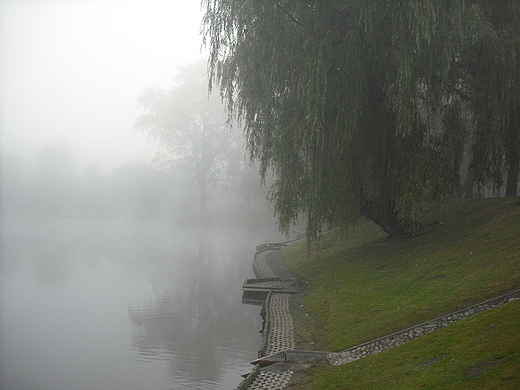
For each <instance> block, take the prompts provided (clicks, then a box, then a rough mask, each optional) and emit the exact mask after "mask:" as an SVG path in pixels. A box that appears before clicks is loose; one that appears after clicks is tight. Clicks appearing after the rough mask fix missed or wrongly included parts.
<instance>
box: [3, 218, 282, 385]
mask: <svg viewBox="0 0 520 390" xmlns="http://www.w3.org/2000/svg"><path fill="white" fill-rule="evenodd" d="M0 221H1V225H0V227H1V243H0V244H1V246H0V248H1V249H0V251H1V252H0V255H1V263H0V265H1V272H0V278H1V280H0V289H1V290H0V311H1V313H0V314H1V316H0V346H1V347H0V388H1V389H3V390H11V389H28V390H30V389H54V390H57V389H101V388H102V389H144V388H146V389H177V388H183V389H202V388H204V389H229V388H234V387H236V386H237V385H238V383H239V382H240V381H241V379H242V378H241V377H240V375H241V374H244V373H247V372H249V371H250V369H251V366H250V364H249V363H248V362H249V361H251V360H253V359H254V358H255V357H256V352H257V350H258V348H259V347H260V343H261V336H260V334H259V333H258V332H259V330H260V329H261V317H260V315H259V311H260V309H259V307H255V306H247V305H243V304H242V303H241V294H242V293H241V284H242V282H243V280H244V279H246V278H248V277H252V268H251V263H252V260H253V255H254V252H255V245H257V244H259V243H262V242H272V241H280V240H283V239H285V238H284V237H281V236H280V234H279V233H278V232H277V231H276V229H274V228H248V227H245V226H236V227H224V226H203V225H179V224H174V223H171V222H164V221H162V222H161V221H151V220H143V219H130V218H127V219H122V218H120V219H114V218H78V217H49V216H47V217H35V216H3V217H2V218H0Z"/></svg>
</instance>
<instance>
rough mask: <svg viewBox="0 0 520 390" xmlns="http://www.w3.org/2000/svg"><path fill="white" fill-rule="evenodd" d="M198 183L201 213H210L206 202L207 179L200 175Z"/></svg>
mask: <svg viewBox="0 0 520 390" xmlns="http://www.w3.org/2000/svg"><path fill="white" fill-rule="evenodd" d="M197 183H198V185H199V201H200V211H201V212H202V213H203V214H206V213H207V212H208V204H207V201H206V177H205V176H200V175H199V178H198V180H197Z"/></svg>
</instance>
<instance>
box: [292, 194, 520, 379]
mask: <svg viewBox="0 0 520 390" xmlns="http://www.w3.org/2000/svg"><path fill="white" fill-rule="evenodd" d="M423 222H424V226H425V228H424V229H423V231H422V232H421V234H420V235H418V236H416V237H413V238H408V239H388V238H387V237H386V236H385V235H384V234H383V233H382V232H381V231H380V230H379V229H378V228H377V226H375V225H373V224H372V223H370V222H364V223H361V224H360V225H359V226H358V227H357V228H355V229H353V230H352V231H350V232H349V234H348V237H345V236H344V235H342V234H341V233H340V232H330V233H328V234H327V235H325V237H324V238H323V239H322V240H321V241H320V242H319V243H317V244H316V245H315V246H311V252H310V253H309V252H308V248H307V246H306V244H305V243H301V244H300V245H297V246H294V247H292V248H290V249H288V250H287V251H286V259H287V263H288V269H289V271H290V272H291V273H293V274H295V275H297V277H298V278H299V279H300V280H299V284H300V285H304V286H305V288H306V290H307V295H306V297H305V298H304V299H303V300H302V301H301V302H299V303H298V305H297V306H298V307H299V309H300V310H298V312H297V313H295V319H296V328H297V329H296V331H297V332H298V334H297V339H298V341H300V343H301V345H300V347H303V348H308V349H323V350H329V351H338V350H342V349H345V348H348V347H351V346H354V345H357V344H360V343H362V342H364V341H368V340H371V339H374V338H377V337H380V336H383V335H386V334H389V333H392V332H395V331H397V330H400V329H403V328H407V327H409V326H413V325H415V324H418V323H421V322H424V321H427V320H429V319H432V318H435V317H438V316H441V315H444V314H447V313H450V312H452V311H455V310H458V309H462V308H464V307H466V306H470V305H472V304H475V303H478V302H481V301H484V300H486V299H489V298H492V297H495V296H498V295H501V294H504V293H507V292H509V291H512V290H514V289H518V288H520V198H506V199H485V200H464V201H454V202H451V203H449V204H446V205H444V206H442V207H441V208H439V209H437V210H436V211H434V212H427V213H425V214H424V216H423ZM506 306H508V307H507V308H503V309H496V310H493V311H492V312H494V313H498V312H499V311H504V312H503V313H502V314H501V315H499V314H491V312H489V313H483V314H482V315H480V316H475V317H474V318H471V319H468V320H465V322H466V323H468V324H469V323H471V324H478V318H488V317H489V318H491V319H489V321H491V323H493V324H498V325H488V328H489V327H493V326H496V328H493V329H500V331H496V332H491V331H490V332H487V333H485V332H484V333H482V332H483V331H482V330H478V329H477V328H475V329H470V328H471V327H470V328H467V327H465V326H463V325H457V326H453V327H450V328H447V329H444V330H442V331H439V332H437V333H434V334H433V335H429V336H425V337H423V338H421V339H419V340H416V341H413V342H411V343H409V344H407V345H406V346H402V347H399V348H395V349H393V350H389V351H387V352H385V353H382V354H380V355H377V356H374V357H370V358H367V359H364V360H363V363H361V361H359V363H358V362H356V363H354V364H352V363H351V364H349V365H346V366H341V367H339V368H338V367H336V368H320V369H318V370H317V371H315V373H316V375H313V376H312V377H311V378H310V379H308V380H307V382H305V384H301V385H299V386H300V387H296V388H302V389H307V388H308V389H311V388H312V389H321V388H323V389H328V388H334V387H332V385H331V384H333V383H337V384H338V386H339V387H337V388H349V387H351V388H370V389H372V388H373V389H379V388H396V389H397V388H399V389H405V388H409V389H415V388H418V387H421V386H422V384H420V383H426V384H427V383H430V382H431V381H432V379H433V377H432V378H430V379H427V378H426V379H425V382H414V381H411V382H410V383H411V384H409V385H406V386H404V387H403V383H405V382H403V381H402V380H399V381H397V380H398V378H404V377H407V378H408V377H410V378H411V377H417V378H420V377H424V376H425V375H424V374H425V372H426V371H424V370H419V369H417V370H415V369H412V368H413V367H415V366H414V365H416V366H417V367H418V366H420V365H421V362H428V361H429V360H428V359H434V360H435V359H436V357H438V356H441V355H442V356H444V355H446V357H443V358H442V359H438V363H435V364H429V365H427V366H428V367H430V366H431V367H432V369H428V370H427V371H428V372H430V373H431V372H434V371H433V367H441V369H440V370H441V371H443V369H442V367H444V365H446V364H449V363H448V362H451V358H452V357H453V358H454V359H458V360H460V367H459V366H457V367H458V368H457V367H454V371H453V372H458V373H459V374H460V373H461V372H463V371H464V368H463V367H466V368H467V369H468V370H469V369H470V368H471V367H472V364H473V363H474V364H473V365H477V366H478V364H479V363H478V362H473V361H471V360H470V359H469V358H470V357H471V359H473V360H475V359H476V360H479V359H480V360H481V361H482V362H484V363H482V364H483V365H486V364H487V365H489V367H487V366H486V367H487V369H485V370H482V371H485V372H486V375H485V376H486V377H487V376H489V375H490V374H489V373H490V372H491V373H493V372H499V371H504V372H507V367H513V366H514V367H515V368H516V369H517V370H518V368H520V367H519V360H518V359H519V356H518V354H519V350H520V343H519V340H518V338H516V339H511V337H512V336H511V335H513V334H518V332H519V331H520V323H519V321H518V318H519V317H520V309H519V305H518V304H509V305H506ZM493 315H495V316H498V317H493ZM514 319H516V321H514ZM475 321H477V322H475ZM463 323H464V322H461V324H463ZM464 329H468V331H467V332H465V331H464ZM486 329H487V328H486ZM507 329H509V330H507ZM508 332H509V333H508ZM515 332H516V333H515ZM466 333H468V334H466ZM443 335H444V336H443ZM504 335H507V336H504ZM484 336H485V337H484ZM439 337H440V338H441V339H438V341H435V342H434V343H433V344H432V342H428V339H432V338H439ZM501 337H502V338H504V339H503V340H499V339H497V340H496V343H497V345H503V346H504V349H503V350H501V351H498V350H497V349H496V348H495V349H493V350H492V352H493V355H492V356H484V355H482V354H481V352H478V351H477V350H476V349H475V350H474V351H473V352H472V353H470V354H468V356H467V357H468V360H467V361H466V359H465V358H464V356H465V353H464V352H460V351H462V347H456V345H458V344H460V345H466V346H470V345H474V344H475V343H476V341H475V340H481V339H486V340H492V339H494V338H501ZM517 337H518V336H517ZM450 340H451V341H452V342H453V348H454V349H455V350H460V351H459V352H460V353H461V354H462V355H457V354H454V355H453V356H452V355H450V353H451V352H450V353H448V352H449V348H450V347H449V346H448V344H449V341H450ZM472 340H473V341H472ZM507 340H510V342H507ZM515 342H516V343H515ZM312 343H314V344H312ZM312 345H317V346H318V348H312ZM418 345H421V347H420V348H422V349H420V348H419V347H418ZM431 345H438V346H439V348H440V349H442V348H441V347H442V346H444V345H446V348H447V350H446V351H444V352H442V351H440V350H435V349H432V348H433V347H431ZM513 345H514V347H512V346H513ZM418 348H419V349H418ZM475 348H476V347H475ZM466 349H468V350H471V348H469V347H468V348H466ZM406 350H408V352H407V353H415V354H416V355H414V356H415V357H414V358H412V357H410V356H409V355H402V356H401V355H400V354H401V353H405V352H404V351H406ZM453 353H455V352H453ZM475 354H476V355H475ZM479 354H480V355H482V356H479ZM385 356H386V358H385ZM400 356H401V357H400ZM447 356H452V357H450V358H449V359H448V357H447ZM461 356H462V357H461ZM497 356H498V357H501V358H500V359H498V357H497ZM373 359H376V360H374V362H372V363H370V361H372V360H373ZM381 359H382V360H381ZM403 359H404V360H403ZM496 359H498V360H496ZM495 360H496V361H498V362H499V363H500V364H499V363H495ZM399 361H400V362H401V363H397V362H399ZM489 361H493V363H489ZM366 362H368V363H366ZM403 362H409V364H411V366H409V369H405V367H406V365H405V364H403ZM485 362H488V363H485ZM366 364H368V365H370V364H372V365H373V366H374V370H375V371H374V372H371V371H370V370H368V369H367V370H364V371H363V372H366V373H367V375H368V378H371V380H375V378H374V377H378V378H383V377H384V378H385V379H381V380H383V381H382V382H379V385H375V384H369V383H368V382H363V381H361V379H360V382H345V381H346V380H347V378H349V380H353V379H352V378H354V377H357V376H356V375H354V372H352V371H351V370H354V369H357V368H359V367H365V365H366ZM356 366H358V367H356ZM367 367H369V366H367ZM367 367H365V368H367ZM410 367H411V368H410ZM403 370H405V371H403ZM475 370H476V371H478V367H477V368H475ZM382 372H385V375H388V376H389V377H385V376H383V375H381V373H382ZM467 372H470V371H467ZM432 375H433V376H434V377H435V376H436V375H437V374H432ZM454 375H455V374H454ZM460 375H462V378H466V379H467V380H465V381H466V382H467V383H473V382H471V380H470V379H468V378H473V377H472V376H468V375H466V376H464V374H463V373H462V374H460ZM499 376H500V378H504V377H507V373H505V374H504V375H502V374H501V375H499ZM514 376H516V377H519V376H520V374H518V371H517V372H516V373H515V374H514ZM482 377H483V376H482V375H480V374H479V375H476V376H475V378H480V379H482ZM392 378H393V379H392ZM450 378H451V379H450V380H446V382H445V386H444V387H435V386H434V387H431V388H451V387H452V386H457V387H461V386H460V383H462V382H460V381H459V382H460V383H459V382H457V380H455V379H453V378H454V377H453V375H452V376H450ZM475 378H473V379H475ZM480 379H479V380H480ZM497 380H498V379H497ZM396 381H397V382H396ZM394 382H395V383H400V384H399V385H395V386H394V385H392V383H394ZM463 382H464V381H463ZM466 382H464V383H466ZM506 382H507V381H506ZM432 383H433V382H432ZM454 383H459V384H457V385H455V384H454ZM497 383H498V382H497ZM516 384H518V382H516ZM495 385H496V383H495ZM495 385H493V386H492V387H490V388H517V387H515V386H513V387H508V386H509V385H505V386H506V387H503V386H502V387H500V386H498V385H496V386H495ZM345 386H346V387H345ZM358 386H359V387H358ZM392 386H394V387H392ZM468 386H469V385H468ZM426 388H428V387H426ZM463 388H464V387H463ZM468 388H476V387H471V386H469V387H468ZM478 388H486V387H485V386H484V387H482V386H481V387H478Z"/></svg>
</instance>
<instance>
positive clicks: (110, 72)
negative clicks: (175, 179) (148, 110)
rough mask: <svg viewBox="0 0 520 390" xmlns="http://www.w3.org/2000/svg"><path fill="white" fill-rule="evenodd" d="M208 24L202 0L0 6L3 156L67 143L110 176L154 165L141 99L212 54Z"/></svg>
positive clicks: (13, 0)
mask: <svg viewBox="0 0 520 390" xmlns="http://www.w3.org/2000/svg"><path fill="white" fill-rule="evenodd" d="M200 18H201V12H200V8H199V2H198V1H180V0H172V1H158V0H125V1H123V0H88V1H87V0H25V1H19V0H2V1H0V148H1V149H0V150H1V151H2V152H3V154H6V153H16V154H19V155H21V156H22V157H24V158H31V157H32V156H34V155H35V153H37V151H38V149H39V148H41V147H42V146H43V145H45V144H46V143H51V144H60V145H63V146H65V147H67V148H69V150H70V151H71V153H72V154H73V157H74V160H75V161H76V163H77V164H78V166H79V167H83V166H85V165H88V164H91V163H96V162H97V163H98V165H99V167H100V168H101V170H102V171H103V172H105V173H106V172H110V170H111V169H113V168H114V167H115V166H118V165H120V164H121V163H123V162H126V161H134V162H135V161H146V162H148V161H149V160H150V159H151V158H152V157H153V156H154V154H155V150H156V148H155V146H154V145H153V144H152V143H150V142H149V141H148V140H147V139H146V137H145V135H144V134H142V133H134V132H133V131H132V126H133V122H134V120H135V118H136V117H137V116H138V115H139V114H140V110H139V109H138V107H137V97H138V95H139V94H140V93H142V91H143V90H144V89H145V88H146V87H149V86H152V85H156V86H158V87H161V88H169V87H171V86H172V85H173V78H174V75H175V72H176V70H177V68H178V66H182V65H185V64H188V63H190V62H193V61H194V60H196V59H198V58H200V57H201V56H203V54H204V53H201V38H200V36H199V30H200Z"/></svg>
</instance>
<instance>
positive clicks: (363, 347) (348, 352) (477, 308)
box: [328, 290, 520, 366]
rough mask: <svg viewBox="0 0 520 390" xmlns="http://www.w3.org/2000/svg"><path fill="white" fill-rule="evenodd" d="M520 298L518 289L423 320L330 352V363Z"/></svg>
mask: <svg viewBox="0 0 520 390" xmlns="http://www.w3.org/2000/svg"><path fill="white" fill-rule="evenodd" d="M519 298H520V290H516V291H513V292H511V293H509V294H506V295H502V296H500V297H497V298H493V299H490V300H488V301H485V302H482V303H479V304H477V305H474V306H471V307H468V308H465V309H463V310H459V311H456V312H454V313H451V314H447V315H445V316H442V317H438V318H436V319H434V320H431V321H427V322H423V323H422V324H419V325H416V326H413V327H411V328H407V329H404V330H401V331H399V332H395V333H392V334H390V335H388V336H384V337H381V338H378V339H375V340H372V341H369V342H366V343H363V344H360V345H356V346H355V347H352V348H348V349H345V350H344V351H341V352H337V353H330V354H329V355H328V360H329V364H331V365H334V366H336V365H340V364H346V363H350V362H352V361H354V360H358V359H361V358H363V357H366V356H369V355H373V354H376V353H378V352H381V351H382V350H384V349H387V348H391V347H396V346H398V345H400V344H402V343H404V342H406V341H410V340H413V339H416V338H418V337H420V336H422V335H425V334H429V333H432V332H433V331H435V330H437V329H440V328H444V327H446V326H449V325H451V324H453V323H454V322H456V321H459V320H462V319H463V318H466V317H469V316H470V315H473V314H476V313H479V312H481V311H485V310H488V309H491V308H493V307H496V306H499V305H502V304H504V303H507V302H510V301H512V300H515V299H519Z"/></svg>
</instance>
